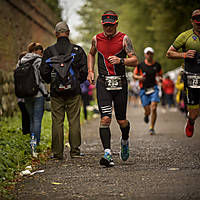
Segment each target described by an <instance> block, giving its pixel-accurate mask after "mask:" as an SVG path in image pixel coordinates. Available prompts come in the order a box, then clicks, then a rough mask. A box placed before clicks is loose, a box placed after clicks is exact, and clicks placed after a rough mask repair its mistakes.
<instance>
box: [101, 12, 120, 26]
mask: <svg viewBox="0 0 200 200" xmlns="http://www.w3.org/2000/svg"><path fill="white" fill-rule="evenodd" d="M101 23H102V24H116V23H118V16H117V14H103V15H102V17H101Z"/></svg>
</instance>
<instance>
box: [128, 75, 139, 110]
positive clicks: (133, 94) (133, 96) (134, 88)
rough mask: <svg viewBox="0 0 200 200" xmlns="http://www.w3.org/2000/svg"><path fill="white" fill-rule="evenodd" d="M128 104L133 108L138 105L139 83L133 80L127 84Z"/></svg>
mask: <svg viewBox="0 0 200 200" xmlns="http://www.w3.org/2000/svg"><path fill="white" fill-rule="evenodd" d="M129 93H130V94H129V98H130V99H129V103H131V104H132V105H133V106H134V107H137V106H138V105H139V102H138V100H139V98H138V97H139V93H140V86H139V81H138V80H136V79H135V78H133V79H132V80H131V81H130V83H129Z"/></svg>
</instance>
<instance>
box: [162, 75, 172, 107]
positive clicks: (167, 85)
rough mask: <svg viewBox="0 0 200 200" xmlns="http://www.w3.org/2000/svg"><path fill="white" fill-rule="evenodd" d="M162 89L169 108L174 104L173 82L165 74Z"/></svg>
mask: <svg viewBox="0 0 200 200" xmlns="http://www.w3.org/2000/svg"><path fill="white" fill-rule="evenodd" d="M162 87H163V91H164V93H165V97H166V103H167V105H168V107H169V108H171V107H172V106H173V105H174V82H173V81H172V80H171V79H170V76H167V77H166V78H164V79H163V81H162Z"/></svg>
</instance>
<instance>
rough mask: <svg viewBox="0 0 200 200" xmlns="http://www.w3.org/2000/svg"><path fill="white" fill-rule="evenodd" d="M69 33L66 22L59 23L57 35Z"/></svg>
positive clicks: (56, 28)
mask: <svg viewBox="0 0 200 200" xmlns="http://www.w3.org/2000/svg"><path fill="white" fill-rule="evenodd" d="M67 31H69V26H68V25H67V24H66V22H64V21H62V22H58V23H57V24H56V26H55V32H56V33H64V32H67Z"/></svg>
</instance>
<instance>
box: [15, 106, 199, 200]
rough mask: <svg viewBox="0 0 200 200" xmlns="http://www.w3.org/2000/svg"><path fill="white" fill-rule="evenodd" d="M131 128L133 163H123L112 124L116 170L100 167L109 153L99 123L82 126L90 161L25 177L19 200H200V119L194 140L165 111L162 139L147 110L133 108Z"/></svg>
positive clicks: (67, 162) (179, 118)
mask: <svg viewBox="0 0 200 200" xmlns="http://www.w3.org/2000/svg"><path fill="white" fill-rule="evenodd" d="M128 119H129V120H130V122H131V133H130V159H129V160H128V161H127V162H123V161H121V160H120V159H119V156H118V152H119V151H120V146H119V138H120V131H119V128H118V125H117V124H116V121H115V119H114V118H113V121H112V124H111V131H112V149H113V159H114V161H115V167H113V168H102V167H101V166H100V165H99V159H100V158H101V156H102V154H103V151H102V147H101V143H100V139H99V135H98V124H99V119H98V118H97V119H92V120H91V121H89V122H87V123H85V124H84V125H83V126H82V132H83V140H82V143H83V145H82V150H83V151H84V152H85V153H86V156H85V157H84V158H79V159H71V158H69V152H68V149H67V148H66V153H65V159H64V160H63V161H59V162H55V161H51V160H49V161H48V162H47V163H46V164H45V165H43V166H39V169H44V170H45V172H44V173H42V174H35V175H34V176H30V177H25V178H24V180H23V181H22V183H20V184H18V185H17V187H16V190H15V194H16V196H15V199H24V200H25V199H70V200H72V199H74V200H75V199H84V200H90V199H92V200H93V199H94V200H102V199H103V200H107V199H108V200H111V199H112V200H113V199H114V200H115V199H116V200H117V199H129V200H176V199H177V200H193V199H195V200H199V199H200V118H199V119H198V121H197V123H196V126H195V134H194V136H193V137H192V138H187V137H186V136H185V135H184V132H183V127H184V125H185V121H186V119H185V116H184V115H183V114H182V113H180V112H179V111H177V112H170V111H166V112H165V113H164V112H163V110H162V109H161V108H160V107H159V109H158V120H157V125H156V135H154V136H151V135H149V134H148V125H147V124H145V123H144V122H143V110H142V108H141V107H138V108H133V107H132V106H129V108H128Z"/></svg>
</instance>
